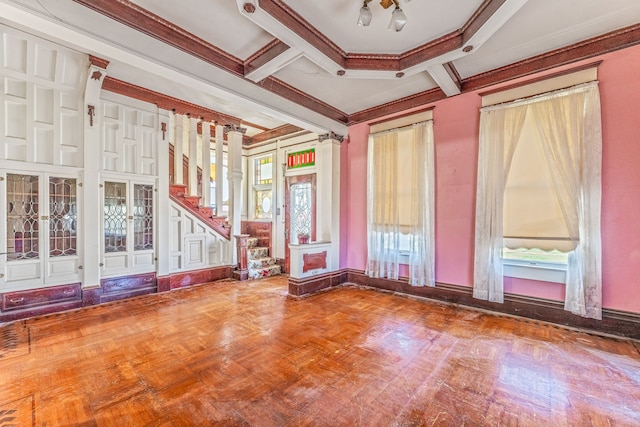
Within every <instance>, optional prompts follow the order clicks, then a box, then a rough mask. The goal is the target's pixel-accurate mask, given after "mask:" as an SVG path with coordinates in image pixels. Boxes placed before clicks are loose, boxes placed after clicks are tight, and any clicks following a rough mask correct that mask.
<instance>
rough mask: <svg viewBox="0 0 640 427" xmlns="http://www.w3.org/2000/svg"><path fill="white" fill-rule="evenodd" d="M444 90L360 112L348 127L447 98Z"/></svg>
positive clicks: (437, 89)
mask: <svg viewBox="0 0 640 427" xmlns="http://www.w3.org/2000/svg"><path fill="white" fill-rule="evenodd" d="M446 97H447V96H446V95H445V94H444V92H443V91H442V89H440V88H439V87H436V88H433V89H429V90H426V91H424V92H419V93H416V94H414V95H410V96H407V97H405V98H401V99H397V100H395V101H391V102H387V103H386V104H382V105H378V106H376V107H372V108H369V109H366V110H362V111H359V112H357V113H354V114H350V115H349V120H348V122H347V125H349V126H351V125H355V124H357V123H362V122H366V121H369V120H373V119H378V118H380V117H384V116H388V115H390V114H393V113H397V112H399V111H405V110H408V109H410V108H416V107H421V106H424V105H427V104H431V103H433V102H436V101H439V100H441V99H444V98H446Z"/></svg>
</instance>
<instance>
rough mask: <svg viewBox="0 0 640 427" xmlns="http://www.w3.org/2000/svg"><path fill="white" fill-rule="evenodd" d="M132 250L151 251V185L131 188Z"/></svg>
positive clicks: (138, 185)
mask: <svg viewBox="0 0 640 427" xmlns="http://www.w3.org/2000/svg"><path fill="white" fill-rule="evenodd" d="M133 192H134V195H133V230H134V245H133V249H134V250H136V251H141V250H145V249H153V185H149V184H146V185H143V184H135V185H134V186H133Z"/></svg>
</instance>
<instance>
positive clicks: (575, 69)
mask: <svg viewBox="0 0 640 427" xmlns="http://www.w3.org/2000/svg"><path fill="white" fill-rule="evenodd" d="M600 64H602V61H594V62H589V63H588V64H583V65H578V66H577V67H572V68H567V69H566V70H562V71H558V72H556V73H551V74H547V75H545V76H540V77H535V78H532V79H528V80H527V81H524V82H518V83H514V84H510V85H507V86H502V87H499V88H496V89H490V90H487V91H486V92H480V93H478V95H479V96H487V95H492V94H494V93H498V92H505V91H507V90H511V89H516V88H519V87H522V86H527V85H530V84H533V83H538V82H542V81H545V80H549V79H553V78H555V77H560V76H565V75H567V74H571V73H577V72H578V71H582V70H588V69H589V68H595V67H598V66H599V65H600Z"/></svg>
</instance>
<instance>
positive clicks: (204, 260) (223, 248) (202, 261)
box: [169, 202, 235, 273]
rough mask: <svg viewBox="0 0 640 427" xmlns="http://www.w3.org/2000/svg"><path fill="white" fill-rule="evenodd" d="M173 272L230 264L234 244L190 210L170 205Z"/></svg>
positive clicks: (171, 262)
mask: <svg viewBox="0 0 640 427" xmlns="http://www.w3.org/2000/svg"><path fill="white" fill-rule="evenodd" d="M170 213H171V221H170V224H171V226H170V242H169V247H170V256H171V261H170V271H171V273H176V272H181V271H188V270H195V269H201V268H210V267H219V266H223V265H229V264H230V263H231V260H230V255H231V253H232V252H235V251H234V250H232V243H231V242H230V241H228V240H226V239H224V238H222V237H221V236H220V235H218V234H217V233H215V232H214V231H212V230H211V229H210V228H209V227H208V226H207V225H206V224H204V223H202V222H201V221H200V220H199V219H197V218H196V217H194V216H193V215H192V214H191V213H190V212H189V211H187V210H185V209H183V208H182V207H180V206H179V205H177V204H175V203H173V202H171V205H170Z"/></svg>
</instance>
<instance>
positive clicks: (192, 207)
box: [169, 184, 231, 240]
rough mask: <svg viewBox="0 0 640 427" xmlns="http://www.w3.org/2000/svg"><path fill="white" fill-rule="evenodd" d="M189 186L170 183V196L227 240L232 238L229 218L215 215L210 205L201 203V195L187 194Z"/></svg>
mask: <svg viewBox="0 0 640 427" xmlns="http://www.w3.org/2000/svg"><path fill="white" fill-rule="evenodd" d="M186 191H187V186H186V185H184V184H170V185H169V198H170V199H171V200H173V201H174V202H176V203H177V204H178V205H180V206H181V207H183V208H184V209H187V210H188V211H189V212H191V213H192V214H193V215H194V216H195V217H196V218H198V219H200V220H201V221H203V222H204V223H206V224H209V225H210V226H211V228H212V229H213V230H214V231H215V232H216V233H218V234H219V235H221V236H222V237H224V238H225V239H227V240H230V239H231V224H229V223H228V222H227V218H226V217H223V216H215V215H213V210H212V208H211V207H210V206H201V205H200V196H187V195H186Z"/></svg>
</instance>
